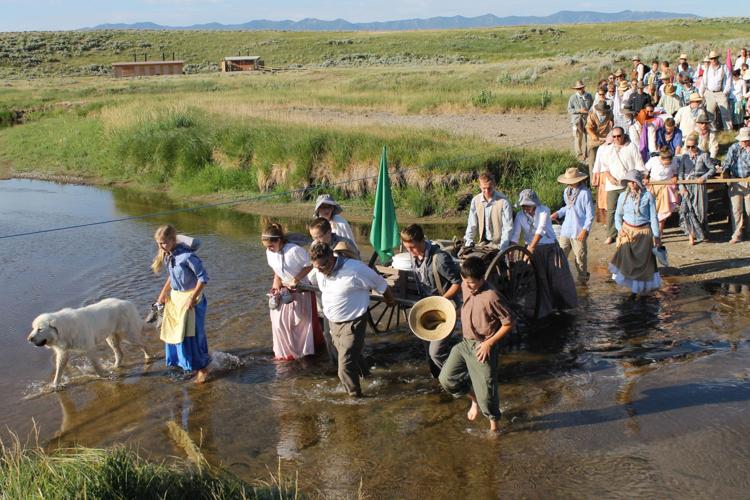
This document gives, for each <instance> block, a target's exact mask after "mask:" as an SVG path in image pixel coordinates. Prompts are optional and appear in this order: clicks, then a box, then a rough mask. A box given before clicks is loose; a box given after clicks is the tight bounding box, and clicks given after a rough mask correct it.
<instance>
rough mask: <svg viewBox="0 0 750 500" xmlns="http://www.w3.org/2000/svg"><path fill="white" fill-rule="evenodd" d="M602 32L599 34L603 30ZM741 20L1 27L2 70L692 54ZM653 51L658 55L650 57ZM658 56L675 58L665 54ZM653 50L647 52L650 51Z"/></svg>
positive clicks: (743, 30)
mask: <svg viewBox="0 0 750 500" xmlns="http://www.w3.org/2000/svg"><path fill="white" fill-rule="evenodd" d="M603 35H604V36H603ZM747 36H748V33H747V19H740V18H734V19H720V20H700V19H698V20H670V21H648V22H638V23H616V24H604V25H602V24H591V25H563V26H540V27H531V26H526V27H517V26H514V27H503V28H492V29H471V30H450V31H413V32H382V33H360V32H348V33H347V32H315V33H313V32H258V31H252V32H251V31H245V32H243V31H89V32H41V33H37V32H26V33H3V34H0V75H3V76H6V77H10V76H15V77H20V76H23V77H28V76H35V77H39V76H45V75H50V74H57V75H71V74H106V73H107V72H108V71H109V64H111V63H112V62H115V61H122V60H132V58H133V54H140V58H141V59H142V58H143V56H142V54H144V53H148V54H149V56H150V59H152V60H153V59H156V58H161V54H162V53H165V54H166V55H167V56H171V54H172V53H173V52H174V53H175V55H176V57H177V58H179V59H183V60H185V62H186V63H187V64H188V67H187V69H188V71H189V72H196V71H216V70H217V69H218V63H219V61H220V60H221V58H222V57H224V56H227V55H236V54H238V53H242V54H247V53H251V54H256V55H260V56H263V58H264V59H265V61H266V63H267V64H268V65H269V66H274V67H287V66H290V65H301V66H305V67H321V66H323V67H330V66H362V65H388V66H390V65H435V64H439V65H443V64H465V63H493V62H503V61H511V60H515V59H539V60H544V59H549V58H559V57H574V58H575V57H577V56H578V57H579V58H580V57H581V56H585V55H590V54H591V53H599V54H600V53H603V52H608V53H609V54H613V55H614V54H616V53H618V52H621V51H635V50H641V49H642V48H643V47H645V46H653V49H654V51H656V52H659V50H660V49H659V46H660V45H663V44H665V43H667V42H676V43H677V44H680V45H679V47H678V46H677V45H675V44H674V43H672V44H671V45H670V47H667V48H666V49H665V50H666V51H668V52H674V50H677V51H679V50H687V51H688V53H690V55H691V56H692V57H693V59H694V60H695V59H696V58H697V57H698V56H702V55H704V52H706V48H707V47H708V45H709V43H711V42H713V43H716V42H719V41H722V42H726V41H728V40H732V39H738V38H743V37H747ZM654 55H655V54H654ZM664 55H676V53H675V54H670V53H664ZM649 57H650V55H649Z"/></svg>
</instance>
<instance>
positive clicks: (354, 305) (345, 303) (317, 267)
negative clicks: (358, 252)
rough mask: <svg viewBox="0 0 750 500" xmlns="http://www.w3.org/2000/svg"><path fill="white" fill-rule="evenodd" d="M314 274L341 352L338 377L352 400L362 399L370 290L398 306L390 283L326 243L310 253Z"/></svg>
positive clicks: (312, 274)
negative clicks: (361, 372)
mask: <svg viewBox="0 0 750 500" xmlns="http://www.w3.org/2000/svg"><path fill="white" fill-rule="evenodd" d="M310 258H311V260H312V264H313V271H312V272H311V273H310V276H309V278H310V281H311V282H312V283H313V285H317V287H318V288H319V289H320V292H321V299H322V302H323V314H325V316H326V318H328V321H329V322H330V325H331V338H332V339H333V343H334V345H335V346H336V350H337V352H338V374H339V379H340V380H341V382H342V383H343V384H344V387H345V388H346V391H347V392H348V393H349V395H350V396H353V397H361V396H362V389H361V387H360V384H359V376H360V367H361V366H362V365H363V361H362V349H363V348H364V346H365V328H366V327H367V308H368V306H369V305H370V290H374V291H375V292H378V293H381V294H382V295H383V298H384V299H385V303H386V304H388V305H393V304H395V301H394V298H393V295H392V294H391V291H390V288H388V283H387V282H386V281H385V279H384V278H383V277H382V276H380V275H379V274H378V273H377V272H375V270H374V269H371V268H369V267H367V265H366V264H365V263H364V262H362V261H359V260H355V259H347V258H346V257H344V256H340V255H339V256H337V255H335V254H334V253H333V249H332V248H331V247H330V246H329V245H328V244H326V243H315V244H314V245H313V246H312V248H311V249H310Z"/></svg>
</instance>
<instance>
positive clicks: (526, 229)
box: [510, 205, 557, 245]
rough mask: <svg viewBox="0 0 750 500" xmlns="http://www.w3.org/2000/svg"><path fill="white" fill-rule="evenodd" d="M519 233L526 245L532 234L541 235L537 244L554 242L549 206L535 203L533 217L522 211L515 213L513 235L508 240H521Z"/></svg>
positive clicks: (529, 241)
mask: <svg viewBox="0 0 750 500" xmlns="http://www.w3.org/2000/svg"><path fill="white" fill-rule="evenodd" d="M521 234H523V239H524V241H525V242H526V244H527V245H528V244H529V243H531V240H532V239H533V238H534V236H536V235H537V234H538V235H541V237H542V238H541V239H540V240H539V243H537V244H538V245H548V244H550V243H555V242H556V241H557V238H556V237H555V230H554V229H553V228H552V218H551V217H550V212H549V208H547V207H545V206H544V205H537V206H536V211H535V212H534V217H531V216H530V215H529V214H527V213H526V212H524V211H523V209H522V210H521V211H520V212H518V213H517V214H516V220H515V221H514V222H513V235H512V236H511V238H510V240H511V241H514V242H516V243H518V242H519V241H521Z"/></svg>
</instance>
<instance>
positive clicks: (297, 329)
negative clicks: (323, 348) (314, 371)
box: [271, 292, 318, 361]
mask: <svg viewBox="0 0 750 500" xmlns="http://www.w3.org/2000/svg"><path fill="white" fill-rule="evenodd" d="M293 297H294V300H293V301H292V302H290V303H289V304H281V305H280V306H279V308H278V309H272V310H271V331H272V333H273V355H274V357H275V358H276V359H279V360H284V361H292V360H294V359H297V358H301V357H303V356H308V355H310V354H314V353H315V340H314V334H313V323H316V322H317V321H318V315H317V314H315V315H313V309H312V299H311V292H294V293H293Z"/></svg>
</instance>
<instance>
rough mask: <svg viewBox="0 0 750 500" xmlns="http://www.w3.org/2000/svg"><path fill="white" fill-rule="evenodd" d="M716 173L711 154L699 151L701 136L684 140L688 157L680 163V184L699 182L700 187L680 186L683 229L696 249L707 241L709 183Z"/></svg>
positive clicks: (680, 160)
mask: <svg viewBox="0 0 750 500" xmlns="http://www.w3.org/2000/svg"><path fill="white" fill-rule="evenodd" d="M715 171H716V169H715V167H714V163H713V162H712V161H711V159H710V158H709V157H708V153H706V152H704V151H701V150H700V148H698V134H696V133H692V134H690V135H689V136H688V137H687V139H685V153H684V154H682V155H680V157H679V158H678V160H677V177H678V178H679V180H681V181H682V180H698V181H700V182H701V184H680V194H681V195H682V200H681V201H680V227H681V228H682V230H683V231H684V232H685V234H686V235H687V236H688V238H689V239H690V244H691V245H695V244H696V243H700V242H701V241H705V240H707V239H708V196H707V194H706V185H705V184H703V183H704V182H705V181H706V179H709V178H710V177H713V175H714V173H715Z"/></svg>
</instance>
